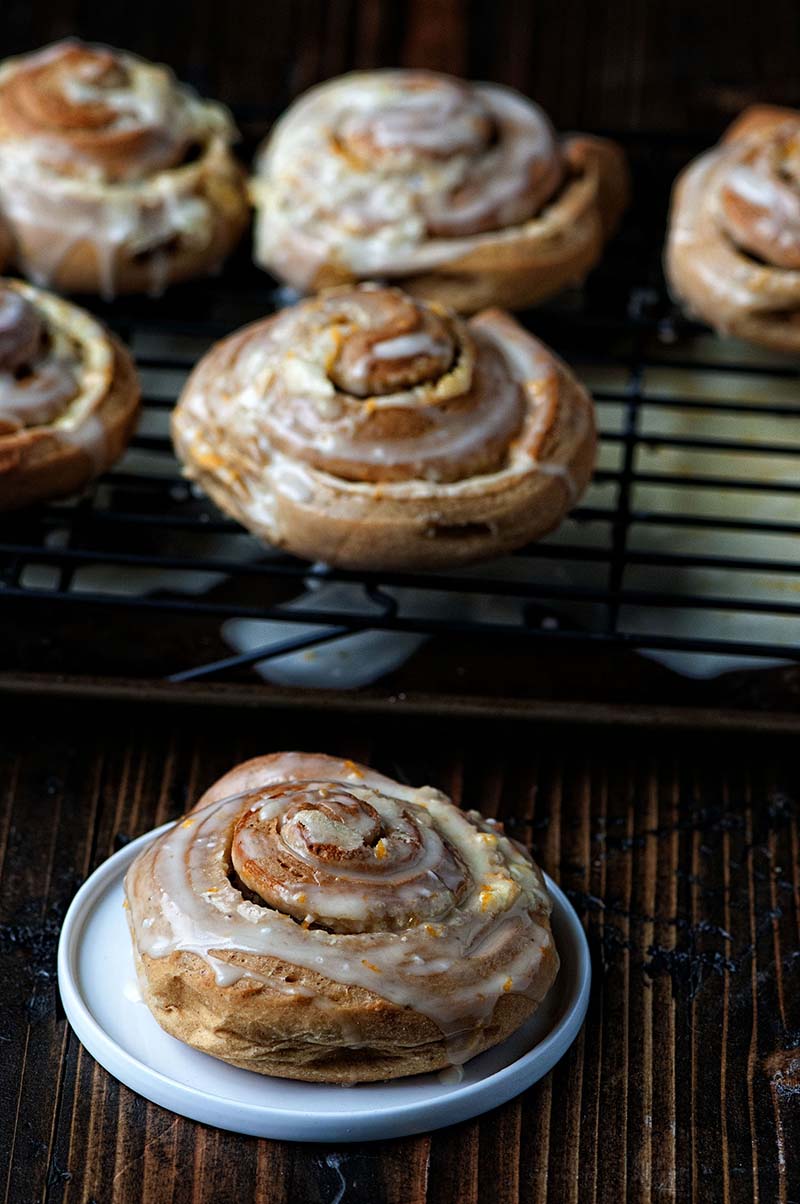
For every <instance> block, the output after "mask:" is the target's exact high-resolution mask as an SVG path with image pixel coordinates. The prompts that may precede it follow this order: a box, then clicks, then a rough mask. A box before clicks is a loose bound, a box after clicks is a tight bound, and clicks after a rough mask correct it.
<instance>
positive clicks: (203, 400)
mask: <svg viewBox="0 0 800 1204" xmlns="http://www.w3.org/2000/svg"><path fill="white" fill-rule="evenodd" d="M362 288H365V286H362ZM356 291H357V292H360V291H361V290H356ZM297 313H298V311H297V310H294V311H285V313H284V314H283V315H282V316H281V318H280V320H279V322H278V323H276V324H275V326H273V327H272V328H271V331H270V334H269V335H268V336H262V337H260V338H258V339H253V340H252V342H251V341H249V340H246V339H245V340H244V341H243V342H242V344H241V346H240V347H239V348H238V350H237V351H236V353H235V354H233V355H232V356H231V357H230V358H229V359H228V360H227V361H226V364H225V366H224V367H223V368H222V370H218V371H216V372H215V373H214V374H213V376H209V375H206V376H205V377H203V376H202V370H201V375H200V376H199V377H198V378H196V379H195V380H194V381H193V382H191V383H190V386H189V388H188V390H187V391H186V392H185V393H184V395H183V397H182V398H181V401H180V404H179V408H178V412H177V423H176V426H177V429H178V430H179V432H180V446H181V447H182V448H183V449H185V448H187V447H191V449H192V453H191V457H190V464H191V463H192V462H195V463H197V464H198V465H201V466H202V465H203V464H204V462H210V463H212V464H213V467H212V469H211V471H212V472H213V473H219V475H220V476H221V477H222V476H223V474H224V473H225V471H226V470H225V464H226V463H228V462H233V463H237V464H240V465H241V464H242V462H243V459H244V458H245V457H246V456H247V448H248V447H254V446H255V447H258V449H259V452H260V455H259V458H258V462H257V463H253V462H252V461H251V460H249V459H245V460H244V462H246V463H248V465H249V467H248V469H247V473H246V474H241V475H240V478H239V480H238V481H233V480H231V479H229V478H228V477H224V479H225V480H226V482H227V483H228V485H229V486H230V487H231V488H232V489H233V490H234V492H235V493H236V495H237V498H238V499H239V501H240V503H241V505H242V507H243V509H245V510H246V511H247V512H248V514H249V515H250V516H251V517H252V518H253V519H254V521H257V522H260V524H261V525H262V527H264V528H266V529H268V530H270V529H271V526H272V523H273V521H274V519H275V509H274V504H273V501H272V499H273V498H274V496H275V495H284V496H286V497H287V498H288V499H290V500H291V501H292V502H293V503H297V504H300V505H302V504H305V503H308V504H309V505H313V504H318V503H319V497H320V491H321V490H326V491H327V490H330V491H332V493H338V494H345V495H350V496H352V497H354V498H355V497H363V498H364V499H365V502H366V503H367V504H369V505H370V506H371V507H372V506H379V505H380V498H387V499H392V500H402V499H409V500H414V501H427V502H429V503H430V504H431V507H434V506H435V503H436V501H437V500H444V499H447V498H455V497H465V498H466V497H471V496H474V497H480V496H485V495H486V493H487V491H492V490H494V489H499V488H509V487H513V485H514V483H515V482H516V481H517V480H522V479H523V478H526V477H528V476H530V474H531V473H532V472H540V473H541V475H542V476H550V477H555V478H557V479H559V480H560V481H561V482H563V485H564V489H565V491H566V493H567V495H568V497H569V500H570V502H573V501H574V500H575V499H576V498H577V496H578V486H577V483H576V481H575V479H574V477H573V474H572V472H571V470H570V468H569V465H568V464H567V463H566V462H565V456H568V455H569V452H568V451H565V447H569V446H570V444H569V443H567V444H565V445H564V446H562V444H561V443H557V444H556V445H554V447H553V450H552V452H551V453H550V454H549V457H547V458H543V457H540V456H538V455H537V454H534V452H533V450H532V449H533V448H536V447H537V446H538V444H539V443H540V442H541V441H542V440H543V439H544V437H545V436H546V434H547V431H548V429H549V426H550V424H551V423H552V422H553V421H554V415H555V413H556V412H557V407H558V406H559V405H560V404H561V403H560V391H561V388H562V378H561V376H560V372H559V369H558V368H557V366H556V362H555V361H554V358H553V357H552V355H551V354H550V353H549V352H548V351H547V350H546V349H545V348H544V347H543V346H542V345H541V344H540V343H538V342H537V341H536V340H535V339H532V338H531V337H530V336H529V335H528V334H527V333H525V332H523V331H521V330H520V329H519V328H518V327H517V326H516V324H515V323H514V322H513V321H512V320H510V319H508V318H503V317H502V316H501V315H498V314H496V313H492V314H487V315H485V316H484V317H481V318H480V319H473V320H472V322H471V323H470V324H469V328H468V329H469V331H470V333H469V335H467V334H466V333H464V331H462V332H461V333H458V332H459V331H460V330H461V327H460V325H456V327H455V330H456V333H457V338H458V345H459V347H460V351H459V355H458V357H457V363H456V367H455V368H454V369H453V370H451V371H450V372H447V373H445V374H444V375H443V376H441V377H440V378H439V379H438V380H437V381H436V382H435V383H434V384H433V385H427V386H420V387H419V388H418V389H412V390H407V391H404V392H401V393H392V394H389V395H386V396H378V397H373V398H370V399H369V401H368V402H367V403H365V405H362V404H361V403H359V407H358V409H357V411H356V412H355V414H354V413H353V412H352V410H350V409H345V408H344V406H343V404H342V403H341V399H340V397H339V395H338V394H337V392H336V390H335V388H334V387H333V385H332V383H331V381H330V379H329V378H328V376H327V374H326V363H327V362H328V360H329V358H330V354H329V349H328V348H327V344H326V343H325V340H324V338H323V337H322V333H315V334H313V335H311V336H309V332H308V331H307V330H304V329H303V327H302V323H300V320H299V318H298V317H297ZM465 329H466V328H465ZM284 343H285V344H286V345H288V346H289V347H290V348H292V349H295V348H297V347H298V345H300V346H302V348H303V350H302V353H301V352H299V351H296V350H291V352H290V355H291V358H288V359H284V360H283V361H281V353H280V352H279V348H280V346H282V345H283V344H284ZM487 344H488V345H491V346H492V347H493V348H495V349H496V350H497V352H499V353H500V354H501V356H502V361H501V363H502V365H504V370H505V372H506V377H505V380H506V384H505V386H503V387H498V385H497V382H496V381H495V382H494V383H493V384H491V385H488V386H486V387H485V388H484V390H483V392H482V393H481V392H480V391H479V395H478V398H477V400H476V402H475V404H474V406H473V408H471V409H469V410H467V411H465V413H464V417H463V418H462V419H459V416H458V414H456V418H455V421H452V415H451V414H450V413H448V412H447V410H446V409H443V410H442V416H441V422H440V424H439V425H436V423H434V425H433V429H432V430H430V431H429V432H428V435H427V439H428V442H427V445H426V446H427V449H428V450H430V449H431V448H433V449H436V448H437V446H438V448H440V449H441V448H444V447H446V448H447V449H448V450H449V451H450V453H451V454H452V455H454V456H464V455H468V454H469V452H470V451H471V449H472V448H474V447H479V446H481V445H485V443H486V441H487V440H489V439H491V438H493V437H496V436H497V435H498V433H499V432H500V431H502V429H503V427H504V425H505V427H506V429H507V428H508V424H509V413H510V411H509V408H508V407H509V406H510V405H511V404H513V400H512V399H513V393H510V392H509V390H508V382H513V383H514V386H515V388H521V389H522V390H524V393H525V395H526V401H527V406H526V411H525V413H526V417H525V420H524V425H523V428H522V430H521V432H520V433H519V435H518V436H517V437H515V438H514V439H513V440H512V441H511V442H510V444H509V446H508V448H507V453H506V456H505V460H504V463H503V464H502V466H501V467H500V468H499V469H498V470H497V471H494V472H474V473H470V474H467V475H465V476H463V477H462V478H461V479H456V480H444V481H443V480H436V479H433V478H432V477H429V476H425V475H424V474H422V473H419V472H418V473H416V474H415V475H413V476H411V477H409V478H408V479H403V480H385V481H381V482H380V483H379V486H378V488H377V489H376V484H375V482H374V481H370V480H358V479H349V478H346V477H344V476H340V475H334V474H333V473H332V472H328V471H326V470H325V469H324V468H322V467H316V466H314V465H313V464H311V463H309V462H307V461H305V460H303V459H301V458H299V457H298V456H296V455H293V454H290V453H289V452H287V451H283V450H279V448H278V447H276V446H275V445H274V443H273V442H272V440H271V438H270V436H269V434H268V433H267V432H268V430H269V427H268V425H267V421H266V419H267V415H268V414H269V415H270V422H271V423H272V424H277V425H279V420H280V415H278V416H277V417H276V415H275V414H274V412H272V411H271V405H272V402H271V401H270V398H271V397H272V396H273V395H274V394H273V390H274V389H275V388H276V387H277V386H276V381H277V382H280V380H281V378H284V383H286V381H285V374H286V368H287V365H291V367H290V370H289V382H288V383H289V384H290V385H291V387H292V388H294V387H295V386H296V385H297V384H301V386H302V389H303V404H304V405H308V406H311V405H312V404H313V405H317V406H318V404H319V402H320V401H322V402H323V403H324V405H325V407H326V408H325V410H322V409H318V411H317V417H316V418H315V420H314V421H315V423H316V426H315V427H313V428H312V423H311V420H310V419H309V421H308V422H307V424H306V425H307V426H308V428H309V429H310V430H313V435H312V437H313V438H314V439H315V442H316V446H317V447H318V448H320V449H322V450H323V451H324V452H325V453H327V454H328V455H329V456H333V455H340V456H346V455H347V454H348V453H349V452H353V453H354V458H360V459H361V460H362V461H363V462H370V461H371V462H372V463H374V464H383V465H389V466H391V465H392V464H396V463H397V462H399V461H400V462H401V461H402V460H403V457H404V456H406V457H410V456H411V455H412V454H413V453H414V451H415V450H418V449H416V448H415V446H412V444H413V442H414V441H412V440H402V439H396V440H394V441H392V442H390V441H389V440H386V439H382V440H377V441H376V442H375V443H374V444H373V446H372V448H370V447H369V445H368V444H367V443H366V442H360V441H358V438H357V437H358V433H359V422H360V421H361V415H362V414H363V413H364V412H366V410H368V411H369V412H373V413H374V412H376V411H382V410H383V409H390V410H392V409H400V408H402V407H409V408H411V409H413V408H414V407H417V406H419V407H424V412H425V413H426V414H429V415H436V413H437V410H436V406H435V404H434V403H436V402H437V401H438V402H442V403H446V402H448V401H449V400H450V399H451V398H458V397H459V396H460V395H462V394H464V393H465V392H466V391H468V390H469V388H470V387H471V384H472V372H473V366H472V359H471V356H472V354H473V351H468V348H473V349H474V348H475V347H477V348H478V353H480V348H481V346H486V345H487ZM378 345H380V344H378ZM497 370H498V371H499V370H500V369H497ZM256 378H257V380H258V384H254V383H253V382H254V379H256ZM279 395H280V394H279V393H278V394H277V396H279ZM231 404H235V406H236V410H235V414H232V413H231V409H230V406H231ZM329 406H330V413H331V414H332V415H333V417H334V418H335V419H336V421H337V423H338V425H336V426H335V427H333V429H332V425H331V423H328V422H327V421H326V416H327V412H328V407H329ZM342 415H344V417H342ZM571 421H572V423H573V435H572V438H573V442H574V441H576V440H580V439H582V438H583V437H584V436H585V434H586V431H587V427H588V426H589V424H590V423H591V405H590V403H589V401H588V399H586V401H585V403H583V404H578V405H577V406H575V407H574V414H573V416H572V420H571ZM265 507H266V509H265ZM428 513H429V517H430V518H433V516H434V510H433V508H431V510H430V511H429V512H428Z"/></svg>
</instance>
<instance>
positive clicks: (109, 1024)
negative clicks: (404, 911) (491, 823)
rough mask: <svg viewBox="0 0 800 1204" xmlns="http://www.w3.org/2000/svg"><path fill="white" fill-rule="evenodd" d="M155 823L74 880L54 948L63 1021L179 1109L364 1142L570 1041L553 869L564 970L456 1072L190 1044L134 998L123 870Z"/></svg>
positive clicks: (413, 1127)
mask: <svg viewBox="0 0 800 1204" xmlns="http://www.w3.org/2000/svg"><path fill="white" fill-rule="evenodd" d="M169 827H170V825H169V824H165V825H164V827H163V828H159V829H158V830H157V831H155V832H148V833H147V834H146V835H144V836H141V837H139V839H138V840H134V841H132V842H131V844H129V845H126V847H125V848H124V849H122V850H121V851H120V852H119V853H115V854H114V856H113V857H110V858H109V859H108V861H106V862H104V864H103V865H101V866H100V867H99V868H98V869H97V870H95V872H94V873H93V874H92V876H91V878H89V880H88V881H87V882H85V883H84V885H83V886H82V887H81V889H80V890H79V891H78V893H77V895H76V896H75V898H74V899H73V901H72V904H71V906H70V908H69V911H68V912H67V916H66V919H65V921H64V927H63V929H62V932H61V940H60V942H59V947H58V980H59V987H60V990H61V998H62V1000H63V1002H64V1009H65V1011H66V1013H67V1018H68V1019H69V1022H70V1024H71V1025H72V1027H73V1029H74V1030H75V1032H76V1033H77V1035H78V1037H79V1038H80V1039H81V1041H82V1042H83V1044H84V1045H85V1046H86V1048H87V1049H88V1051H89V1053H90V1054H92V1056H93V1057H94V1058H96V1059H97V1061H98V1062H99V1063H100V1065H101V1066H104V1067H105V1069H106V1070H108V1071H109V1072H110V1073H111V1074H113V1075H114V1076H115V1077H116V1078H118V1079H119V1080H120V1081H121V1082H123V1083H125V1085H126V1086H127V1087H130V1088H132V1089H133V1090H134V1091H138V1092H139V1094H140V1095H143V1096H145V1097H146V1098H147V1099H149V1100H152V1101H153V1102H154V1103H156V1104H160V1105H161V1106H162V1107H164V1108H170V1109H171V1110H172V1111H173V1112H178V1113H179V1114H180V1115H181V1116H188V1117H189V1118H190V1119H192V1120H199V1121H203V1122H204V1123H205V1124H210V1125H217V1126H218V1127H219V1128H222V1129H232V1130H233V1131H234V1132H237V1133H248V1134H252V1135H253V1136H257V1137H273V1138H283V1139H289V1140H293V1141H337V1142H344V1141H366V1140H369V1139H374V1138H384V1137H402V1136H405V1135H407V1134H410V1133H420V1132H423V1131H425V1130H428V1129H438V1128H441V1127H442V1126H443V1125H449V1124H453V1123H455V1122H456V1121H461V1120H467V1119H468V1118H469V1117H472V1116H478V1115H479V1114H480V1113H482V1112H486V1111H488V1109H490V1108H494V1107H496V1106H497V1105H498V1104H502V1103H505V1101H506V1100H509V1099H511V1098H512V1097H513V1096H515V1095H518V1094H519V1093H520V1092H521V1091H524V1090H525V1088H526V1087H529V1086H530V1085H531V1084H532V1083H535V1082H536V1081H537V1080H538V1079H540V1078H541V1077H542V1076H543V1075H545V1074H546V1073H547V1072H548V1070H550V1069H551V1067H552V1066H554V1065H555V1063H556V1062H557V1061H558V1060H559V1058H561V1057H562V1056H563V1055H564V1054H565V1053H566V1051H567V1049H568V1048H569V1046H570V1045H571V1044H572V1042H573V1041H574V1040H575V1037H576V1036H577V1034H578V1030H579V1029H580V1027H581V1024H582V1023H583V1018H584V1016H585V1014H586V1007H587V1004H588V1000H589V984H590V981H591V966H590V961H589V948H588V945H587V943H586V937H585V935H584V932H583V928H582V927H581V924H580V922H579V920H578V917H577V916H576V914H575V912H574V911H573V909H572V907H571V906H570V904H569V903H568V902H567V899H566V897H565V896H564V894H563V893H562V891H560V890H559V888H558V887H557V886H556V885H555V884H554V883H553V882H552V881H551V880H550V879H549V878H548V879H547V886H548V889H549V890H550V892H551V894H552V896H553V902H554V909H553V932H554V934H555V940H556V945H557V948H558V951H559V954H560V956H561V970H560V972H559V975H558V978H557V980H556V985H555V986H554V988H553V990H552V992H551V994H550V996H549V997H548V999H547V1001H546V1002H545V1004H544V1006H543V1007H542V1008H541V1009H540V1010H539V1011H538V1012H537V1014H536V1015H535V1016H534V1017H533V1018H532V1019H531V1020H530V1021H529V1022H528V1023H527V1024H526V1025H524V1026H523V1027H522V1028H521V1029H520V1030H519V1032H517V1033H515V1034H514V1035H513V1036H512V1037H510V1038H509V1040H508V1041H505V1042H504V1043H503V1044H502V1045H499V1046H497V1047H496V1048H495V1049H491V1050H488V1051H487V1052H486V1053H484V1054H481V1055H480V1056H479V1057H477V1058H474V1059H473V1060H472V1061H471V1062H469V1063H468V1064H467V1065H466V1066H465V1067H464V1075H463V1078H462V1079H461V1081H460V1082H454V1081H451V1080H452V1079H453V1078H455V1076H454V1075H452V1072H445V1073H444V1074H443V1075H441V1076H440V1075H436V1074H429V1075H418V1076H416V1077H414V1078H409V1079H399V1080H397V1081H394V1082H390V1083H365V1084H362V1085H360V1086H358V1087H337V1086H326V1085H325V1084H321V1083H300V1082H292V1081H291V1080H289V1079H274V1078H266V1077H264V1076H262V1075H258V1074H255V1073H253V1072H252V1071H249V1070H238V1069H237V1068H236V1067H233V1066H228V1065H227V1064H226V1063H224V1062H219V1061H217V1060H216V1059H215V1058H211V1057H208V1055H206V1054H202V1053H198V1052H197V1050H194V1049H190V1048H189V1046H188V1045H184V1044H183V1043H182V1042H180V1041H176V1040H175V1039H174V1038H173V1037H170V1036H168V1035H167V1034H166V1033H165V1032H163V1031H162V1029H160V1028H159V1026H158V1025H157V1024H156V1022H155V1020H154V1019H153V1017H152V1016H151V1015H150V1012H149V1011H148V1010H147V1007H146V1006H145V1004H144V1003H143V1002H142V1000H141V995H140V993H139V989H138V985H137V982H136V974H135V970H134V965H133V955H132V952H131V944H130V937H129V935H128V926H127V921H126V919H125V913H124V911H123V907H122V902H123V891H122V879H123V876H124V874H125V871H126V869H127V867H128V865H129V864H130V863H131V861H132V860H133V858H134V857H135V856H136V854H137V853H138V852H139V851H140V850H141V849H142V848H144V847H145V845H147V844H149V843H150V841H151V840H153V838H154V837H155V836H158V835H160V833H161V832H164V831H166V830H167V828H169Z"/></svg>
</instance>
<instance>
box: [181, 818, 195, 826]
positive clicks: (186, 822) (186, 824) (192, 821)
mask: <svg viewBox="0 0 800 1204" xmlns="http://www.w3.org/2000/svg"><path fill="white" fill-rule="evenodd" d="M193 824H194V820H193V819H185V820H184V821H183V823H182V824H181V827H182V828H191V827H192V825H193Z"/></svg>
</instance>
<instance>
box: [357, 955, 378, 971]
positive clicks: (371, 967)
mask: <svg viewBox="0 0 800 1204" xmlns="http://www.w3.org/2000/svg"><path fill="white" fill-rule="evenodd" d="M361 965H362V966H366V967H367V969H368V970H372V972H373V974H380V970H379V969H378V967H377V966H373V964H372V962H368V961H367V959H366V958H365V957H362V959H361Z"/></svg>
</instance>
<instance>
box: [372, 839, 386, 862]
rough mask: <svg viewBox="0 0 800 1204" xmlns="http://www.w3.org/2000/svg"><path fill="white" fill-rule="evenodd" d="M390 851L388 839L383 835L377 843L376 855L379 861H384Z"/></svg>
mask: <svg viewBox="0 0 800 1204" xmlns="http://www.w3.org/2000/svg"><path fill="white" fill-rule="evenodd" d="M388 853H389V850H388V849H387V847H386V841H385V840H384V839H383V837H381V838H380V840H379V841H378V843H377V844H376V845H375V856H376V857H377V858H378V861H383V859H384V857H386V856H388Z"/></svg>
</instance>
